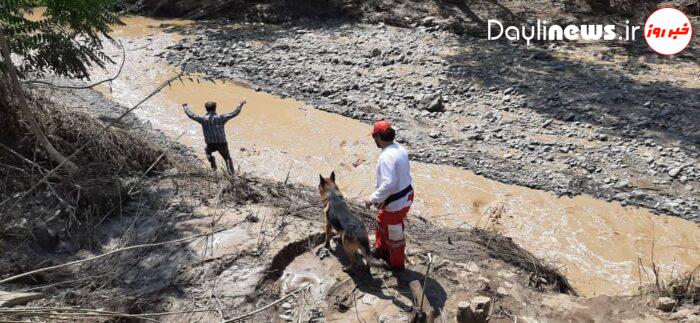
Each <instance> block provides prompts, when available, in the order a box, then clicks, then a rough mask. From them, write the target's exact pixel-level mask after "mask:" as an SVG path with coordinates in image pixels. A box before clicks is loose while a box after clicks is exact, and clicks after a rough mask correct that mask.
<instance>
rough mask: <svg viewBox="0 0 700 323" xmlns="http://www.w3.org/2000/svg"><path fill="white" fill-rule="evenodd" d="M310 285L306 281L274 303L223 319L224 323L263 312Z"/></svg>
mask: <svg viewBox="0 0 700 323" xmlns="http://www.w3.org/2000/svg"><path fill="white" fill-rule="evenodd" d="M308 287H309V283H306V284H304V286H301V287H299V288H297V289H296V290H294V291H292V292H291V293H289V294H287V295H285V296H283V297H282V298H280V299H278V300H276V301H274V302H272V303H270V304H267V305H265V306H263V307H261V308H259V309H256V310H254V311H252V312H250V313H247V314H243V315H241V316H238V317H234V318H232V319H230V320H226V321H223V322H222V323H229V322H235V321H240V320H242V319H244V318H247V317H251V316H253V315H255V314H257V313H260V312H262V311H264V310H266V309H268V308H270V307H272V306H275V304H278V303H280V302H282V301H284V300H285V299H287V298H289V297H291V296H292V295H294V294H296V293H298V292H300V291H302V290H304V289H306V288H308Z"/></svg>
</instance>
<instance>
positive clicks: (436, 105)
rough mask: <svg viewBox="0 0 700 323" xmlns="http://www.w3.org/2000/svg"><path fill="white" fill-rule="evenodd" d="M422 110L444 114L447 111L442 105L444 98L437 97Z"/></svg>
mask: <svg viewBox="0 0 700 323" xmlns="http://www.w3.org/2000/svg"><path fill="white" fill-rule="evenodd" d="M422 109H423V110H426V111H429V112H442V111H445V105H444V104H443V103H442V97H441V96H437V97H435V98H434V99H433V100H432V101H430V102H429V103H427V104H424V105H423V106H422Z"/></svg>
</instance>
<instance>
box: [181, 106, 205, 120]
mask: <svg viewBox="0 0 700 323" xmlns="http://www.w3.org/2000/svg"><path fill="white" fill-rule="evenodd" d="M182 109H183V110H185V114H186V115H187V117H189V118H190V119H192V120H194V121H197V122H199V123H202V121H204V118H203V117H202V116H198V115H196V114H194V112H192V111H191V110H190V106H189V105H187V103H185V104H183V105H182Z"/></svg>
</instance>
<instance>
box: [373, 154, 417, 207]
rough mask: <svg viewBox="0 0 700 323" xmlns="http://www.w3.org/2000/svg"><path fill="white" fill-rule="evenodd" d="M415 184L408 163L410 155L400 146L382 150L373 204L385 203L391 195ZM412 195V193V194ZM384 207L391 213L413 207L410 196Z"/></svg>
mask: <svg viewBox="0 0 700 323" xmlns="http://www.w3.org/2000/svg"><path fill="white" fill-rule="evenodd" d="M412 183H413V178H411V167H410V165H409V163H408V153H407V152H406V150H405V149H404V148H403V147H402V146H401V145H399V144H396V143H393V144H391V145H389V146H386V147H384V149H382V153H381V154H379V158H378V159H377V189H376V190H375V191H374V193H372V195H370V197H369V200H370V201H371V202H372V203H377V204H380V203H383V202H384V201H385V200H386V199H387V198H388V197H389V196H390V195H392V194H396V193H399V192H401V191H402V190H404V189H405V188H407V187H408V186H409V185H411V184H412ZM411 194H412V193H411ZM411 194H406V195H404V196H403V197H402V198H400V199H398V200H396V201H394V202H391V203H389V205H384V209H385V210H386V211H389V212H396V211H400V210H402V209H404V208H406V207H410V206H411V202H412V201H411V200H410V199H409V195H411Z"/></svg>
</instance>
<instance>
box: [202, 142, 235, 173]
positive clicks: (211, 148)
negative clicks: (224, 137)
mask: <svg viewBox="0 0 700 323" xmlns="http://www.w3.org/2000/svg"><path fill="white" fill-rule="evenodd" d="M216 151H218V152H219V155H221V157H223V158H224V162H225V163H226V168H227V169H228V172H229V173H231V174H233V160H231V154H230V153H229V151H228V143H221V144H207V147H206V148H204V152H205V153H206V154H207V160H209V163H211V169H213V170H216V159H214V156H213V155H212V154H213V153H214V152H216Z"/></svg>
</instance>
